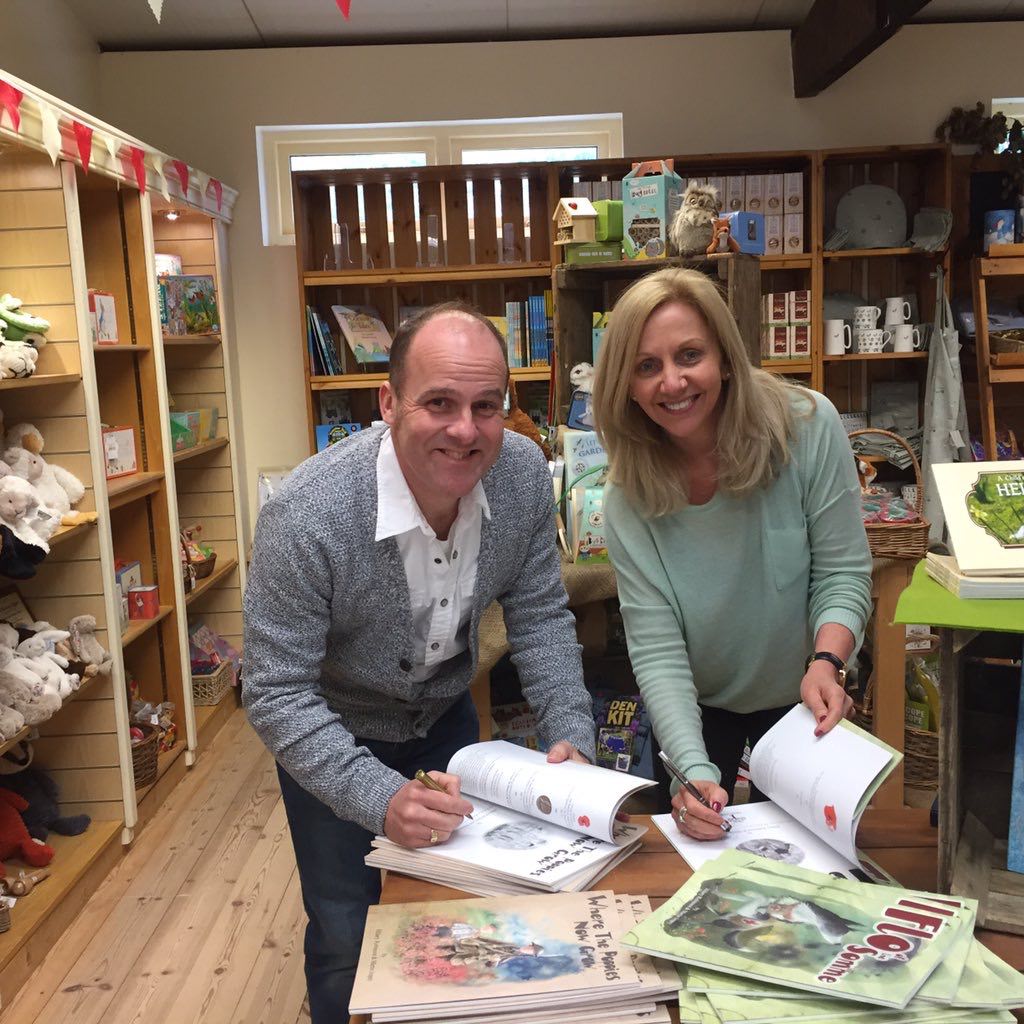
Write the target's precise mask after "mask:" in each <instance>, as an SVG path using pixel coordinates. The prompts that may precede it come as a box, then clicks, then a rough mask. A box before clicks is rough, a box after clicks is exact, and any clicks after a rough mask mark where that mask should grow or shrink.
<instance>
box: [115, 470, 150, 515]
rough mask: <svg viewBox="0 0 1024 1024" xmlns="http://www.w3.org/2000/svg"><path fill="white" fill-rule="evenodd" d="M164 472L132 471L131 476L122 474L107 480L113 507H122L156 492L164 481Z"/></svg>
mask: <svg viewBox="0 0 1024 1024" xmlns="http://www.w3.org/2000/svg"><path fill="white" fill-rule="evenodd" d="M163 479H164V475H163V473H159V472H155V471H151V472H145V473H132V475H131V476H120V477H117V478H116V479H114V480H108V481H107V495H108V497H109V499H110V507H111V508H120V507H121V506H122V505H127V504H128V502H130V501H137V500H138V499H139V498H144V497H146V495H148V494H154V493H156V491H158V490H159V489H160V485H161V483H163Z"/></svg>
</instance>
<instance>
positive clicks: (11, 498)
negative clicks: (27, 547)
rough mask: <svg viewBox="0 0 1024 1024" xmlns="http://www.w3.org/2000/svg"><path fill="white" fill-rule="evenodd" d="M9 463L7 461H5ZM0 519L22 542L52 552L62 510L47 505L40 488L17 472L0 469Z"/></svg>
mask: <svg viewBox="0 0 1024 1024" xmlns="http://www.w3.org/2000/svg"><path fill="white" fill-rule="evenodd" d="M3 465H4V466H5V467H7V463H3ZM0 522H2V523H3V525H4V526H6V527H8V529H10V531H11V533H13V534H14V536H15V537H17V538H18V540H20V541H21V542H22V543H23V544H34V545H35V546H36V547H38V548H42V549H43V551H44V552H49V550H50V545H49V539H50V537H51V536H52V535H53V532H54V530H56V529H57V526H58V525H59V524H60V513H59V512H57V511H56V510H55V509H51V508H47V507H46V506H45V505H44V504H43V502H42V500H41V499H40V496H39V491H38V489H37V488H35V487H34V486H33V485H32V484H31V483H29V481H28V480H26V479H24V478H23V477H20V476H16V475H15V474H14V473H7V474H3V473H0Z"/></svg>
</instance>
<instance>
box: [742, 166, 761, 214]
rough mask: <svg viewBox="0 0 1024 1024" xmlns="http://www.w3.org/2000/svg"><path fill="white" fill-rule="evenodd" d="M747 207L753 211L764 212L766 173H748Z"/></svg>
mask: <svg viewBox="0 0 1024 1024" xmlns="http://www.w3.org/2000/svg"><path fill="white" fill-rule="evenodd" d="M745 209H747V210H749V211H750V212H751V213H764V212H765V209H764V175H763V174H748V175H747V179H746V205H745Z"/></svg>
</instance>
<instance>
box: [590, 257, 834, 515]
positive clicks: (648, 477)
mask: <svg viewBox="0 0 1024 1024" xmlns="http://www.w3.org/2000/svg"><path fill="white" fill-rule="evenodd" d="M666 302H681V303H684V304H685V305H688V306H691V307H693V308H694V309H695V310H697V312H699V313H700V314H701V316H702V317H703V318H704V321H705V322H706V323H707V325H708V328H709V329H710V331H711V334H712V335H713V336H714V338H715V340H716V341H717V342H718V346H719V349H720V350H721V355H722V372H723V374H727V375H728V379H726V380H723V383H722V396H721V398H720V399H719V401H720V402H721V403H722V412H721V416H720V417H719V421H718V438H717V445H716V447H717V453H718V483H719V486H720V487H721V488H723V489H724V490H726V491H728V492H730V493H732V494H744V493H747V492H749V491H752V490H755V489H756V488H758V487H763V486H765V485H766V484H767V483H769V482H770V481H771V480H772V479H773V478H774V476H775V474H776V473H777V472H778V470H779V467H780V466H782V465H784V464H785V463H786V462H787V461H788V460H789V441H790V440H791V439H792V437H793V409H792V396H793V394H794V393H799V394H801V395H803V396H804V397H806V399H807V401H808V403H809V406H810V409H813V406H814V399H813V398H812V397H811V395H810V392H808V391H807V390H806V389H804V388H801V387H799V386H798V385H795V384H790V383H788V382H787V381H784V380H781V379H780V378H778V377H776V376H775V375H774V374H771V373H768V372H767V371H765V370H762V369H760V368H759V367H756V366H752V365H751V364H750V360H749V358H748V356H747V351H746V348H745V347H744V344H743V339H742V338H741V337H740V332H739V328H738V327H737V326H736V321H735V319H733V315H732V313H731V312H730V311H729V307H728V306H727V305H726V304H725V300H724V299H723V298H722V296H721V294H720V292H719V290H718V288H717V287H716V285H715V284H714V282H713V281H712V280H711V279H710V278H709V277H707V276H706V275H704V274H702V273H700V271H697V270H685V269H682V268H668V269H665V270H659V271H657V272H655V273H653V274H649V275H648V276H646V277H642V278H641V279H640V280H639V281H637V282H636V283H635V284H633V285H632V286H630V288H628V289H627V290H626V291H625V292H623V293H622V295H621V296H620V297H619V300H618V302H616V303H615V307H614V309H613V310H612V313H611V316H610V317H609V322H608V328H607V330H606V331H605V334H604V341H603V342H602V343H601V352H600V355H599V357H598V360H597V368H596V374H595V379H594V420H595V423H596V425H597V430H598V433H599V435H600V438H601V442H602V444H603V445H604V448H605V451H606V452H607V453H608V462H609V473H610V479H611V480H612V481H613V482H614V483H615V484H616V485H617V486H618V487H619V488H621V490H622V491H623V493H624V495H625V497H626V499H627V500H628V501H629V502H630V503H631V504H632V505H634V506H636V507H637V508H639V509H640V510H641V511H643V512H644V513H645V514H647V515H649V516H662V515H667V514H668V513H670V512H675V511H678V510H679V509H680V508H683V507H684V506H685V505H686V504H687V494H686V486H685V482H684V479H683V475H682V473H681V472H680V468H681V464H680V460H679V452H678V450H677V449H676V448H675V447H674V446H673V445H672V444H671V443H670V442H669V441H668V439H667V438H666V435H665V432H664V430H663V429H662V428H661V427H660V426H658V425H657V424H656V423H654V422H653V421H652V420H651V419H650V418H649V417H648V416H647V414H646V413H645V412H644V411H643V410H642V409H641V408H640V406H639V405H637V404H636V403H635V402H634V401H632V399H631V398H630V390H631V387H632V384H633V375H634V367H635V365H636V358H637V350H638V348H639V346H640V336H641V334H642V333H643V330H644V326H645V324H646V323H647V319H648V317H650V315H651V314H652V313H653V312H654V311H655V310H656V309H657V308H658V307H659V306H661V305H663V304H664V303H666Z"/></svg>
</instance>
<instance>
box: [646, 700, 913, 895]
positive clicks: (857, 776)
mask: <svg viewBox="0 0 1024 1024" xmlns="http://www.w3.org/2000/svg"><path fill="white" fill-rule="evenodd" d="M814 726H815V722H814V715H813V714H812V713H811V711H810V709H809V708H807V707H806V706H805V705H803V704H798V705H797V706H796V707H794V708H793V709H792V710H791V711H790V712H788V713H787V714H786V715H785V716H784V717H783V718H782V719H781V720H780V721H779V722H777V723H776V724H775V725H774V726H772V728H771V729H769V730H768V732H766V733H765V734H764V736H762V737H761V739H760V740H759V741H758V742H757V743H756V744H755V745H754V748H753V750H751V752H750V781H751V782H752V783H753V784H754V785H755V786H757V788H758V789H760V790H761V792H762V793H764V794H765V795H766V796H767V797H768V798H769V799H768V800H767V801H764V802H762V803H753V804H738V805H736V806H734V807H727V808H725V810H724V811H723V812H722V816H723V817H724V818H726V819H727V820H728V821H729V822H730V824H731V825H732V830H731V831H730V832H723V833H722V838H721V839H716V840H714V841H712V842H701V841H700V840H697V839H691V838H690V837H689V836H687V835H684V834H683V833H682V832H680V831H679V829H678V828H677V826H676V823H675V820H674V819H673V817H672V816H671V815H670V814H659V815H655V816H654V818H653V821H654V823H655V824H656V825H657V826H658V828H660V829H661V831H662V832H663V833H664V834H665V836H666V837H667V838H668V840H669V842H671V843H672V845H673V846H674V847H675V849H676V850H677V851H678V853H679V855H680V856H681V857H682V858H683V860H685V861H686V863H687V864H689V865H690V867H691V868H695V869H696V868H699V867H701V865H703V864H705V863H707V862H708V861H710V860H712V859H713V858H715V857H717V856H718V854H719V853H720V852H721V851H722V850H723V849H726V848H734V849H738V850H740V851H742V852H747V853H754V854H757V855H758V856H760V857H763V858H768V859H770V860H774V861H778V862H780V863H784V864H799V865H801V866H802V867H807V868H814V869H815V870H817V871H829V872H834V873H836V874H837V875H839V876H842V877H845V878H853V879H857V880H859V881H880V882H885V881H888V880H889V879H888V876H887V875H886V874H885V873H884V872H882V871H881V869H880V868H878V866H877V865H875V864H874V863H873V862H871V861H870V860H868V859H867V858H865V857H864V856H863V855H862V854H860V853H859V852H858V850H857V845H856V844H857V826H858V824H859V823H860V819H861V815H862V814H863V813H864V810H865V808H866V807H867V805H868V803H869V801H870V800H871V797H872V796H874V794H875V792H876V791H877V790H878V787H879V786H880V785H881V784H882V783H883V782H884V781H885V779H886V778H887V777H888V775H889V774H890V772H892V770H893V769H894V768H895V767H896V766H897V765H898V764H899V763H900V761H901V760H902V759H903V755H902V754H901V753H899V752H898V751H896V750H893V748H892V747H890V746H889V745H888V744H886V743H883V742H882V741H881V740H880V739H877V738H876V737H875V736H872V735H871V734H870V733H868V732H865V731H864V730H863V729H861V728H859V727H858V726H856V725H854V724H853V723H852V722H847V721H842V722H840V723H839V724H838V725H837V726H836V727H835V728H834V729H832V730H831V732H828V733H826V734H825V735H824V736H817V737H816V736H815V735H814ZM808 780H813V784H810V783H809V781H808Z"/></svg>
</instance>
